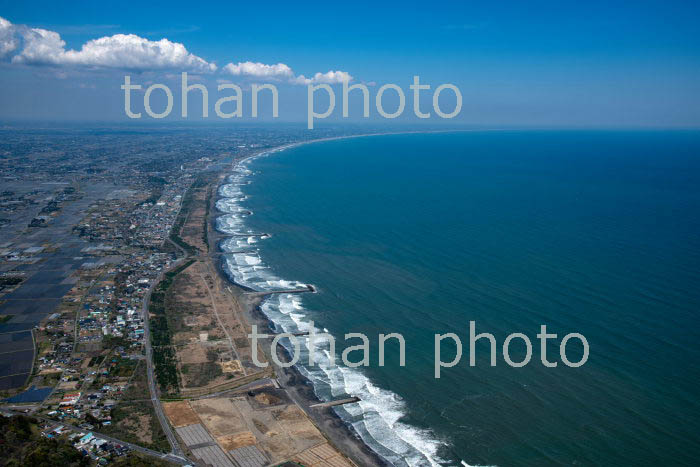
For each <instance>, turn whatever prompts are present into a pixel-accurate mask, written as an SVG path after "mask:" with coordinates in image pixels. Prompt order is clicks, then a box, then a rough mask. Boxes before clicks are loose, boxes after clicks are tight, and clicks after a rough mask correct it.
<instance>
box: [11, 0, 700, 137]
mask: <svg viewBox="0 0 700 467" xmlns="http://www.w3.org/2000/svg"><path fill="white" fill-rule="evenodd" d="M699 10H700V2H697V1H688V2H683V1H670V2H669V1H635V2H609V1H586V2H581V1H577V2H569V1H529V2H520V1H519V2H510V1H502V2H469V1H463V2H462V1H460V2H457V1H452V2H441V1H433V2H407V1H402V2H377V1H376V0H375V1H373V2H313V1H309V2H302V3H300V2H270V1H266V2H225V3H209V4H205V3H204V2H201V3H196V2H180V1H169V2H139V3H133V6H131V4H130V3H129V2H119V3H117V2H114V3H112V2H81V1H73V2H43V1H36V0H35V1H32V2H18V1H16V0H15V1H6V0H2V1H0V18H2V19H1V20H0V104H1V105H0V119H1V120H3V121H14V120H19V121H23V120H49V121H63V120H79V121H129V120H130V119H129V118H128V117H127V115H126V113H125V111H124V91H123V90H122V89H120V86H121V84H123V82H124V76H125V75H127V74H128V75H130V76H131V80H132V82H133V83H137V84H141V85H143V88H142V90H140V91H138V92H134V95H133V96H132V103H133V106H134V111H140V112H142V119H141V120H142V121H146V120H149V119H150V117H148V115H146V114H144V113H143V110H144V109H143V102H142V99H143V95H144V92H143V90H144V89H145V88H146V87H148V86H150V85H152V84H155V83H161V84H165V85H166V86H168V87H169V88H170V89H172V90H173V94H174V107H173V109H174V110H173V111H172V113H171V114H170V115H169V116H168V117H167V118H166V121H170V120H177V119H181V116H180V108H181V102H180V76H181V75H180V73H181V72H183V71H185V72H187V73H188V75H189V78H190V83H201V84H204V85H205V86H206V87H207V89H208V91H209V94H210V102H209V117H208V119H209V120H217V119H218V117H217V116H216V115H215V112H214V102H215V101H216V100H217V99H218V98H219V97H222V96H225V95H229V94H227V93H226V92H219V91H218V89H217V86H218V85H220V84H225V83H233V84H237V85H239V86H240V87H241V88H242V90H243V98H242V104H243V107H242V108H243V117H242V118H240V119H238V118H234V119H231V120H229V121H231V122H232V124H235V122H236V121H240V120H249V119H251V118H252V117H251V116H250V114H251V102H250V87H251V85H252V84H254V83H261V84H262V83H272V84H275V86H276V87H277V88H278V89H279V116H278V117H277V119H276V120H279V121H300V122H302V121H306V120H307V110H308V104H307V99H308V97H307V96H308V94H307V93H308V90H307V86H308V85H309V84H311V85H318V84H329V85H330V86H331V87H332V89H334V92H335V94H336V109H335V111H334V112H333V113H332V114H331V116H330V118H329V119H328V120H327V121H331V120H333V121H343V120H347V121H353V122H355V121H362V120H364V118H363V117H362V99H361V96H360V94H359V93H357V95H356V96H355V97H354V98H353V97H351V98H350V102H349V104H350V105H349V117H348V118H345V119H344V118H343V117H342V112H341V107H340V106H341V104H342V98H341V93H342V91H341V85H340V84H339V83H341V82H342V80H343V79H348V80H350V81H349V83H350V84H365V85H366V86H367V87H368V89H369V93H370V117H369V118H368V120H370V121H372V122H382V123H386V124H390V123H394V122H414V123H421V124H422V123H426V124H427V123H431V124H439V123H450V124H460V125H477V126H525V127H532V126H535V127H659V128H668V127H681V128H685V127H698V126H700V33H698V31H700V15H699V14H698V13H700V11H699ZM415 75H418V76H420V79H421V82H422V83H424V84H429V85H430V86H431V89H430V90H429V91H425V92H423V93H421V98H420V107H421V109H422V110H423V111H424V112H425V111H430V110H432V100H433V91H434V90H435V88H437V87H438V86H439V85H441V84H446V83H450V84H453V85H454V86H456V87H457V88H458V89H459V91H460V93H461V95H462V108H461V111H460V113H459V114H458V115H457V116H456V117H455V118H453V119H450V120H449V121H448V120H447V119H441V118H440V117H439V116H437V115H436V114H435V112H432V113H431V117H430V119H426V120H420V119H418V118H416V117H415V115H414V111H413V91H412V90H410V89H409V85H410V84H411V83H412V82H413V77H414V76H415ZM385 84H396V85H397V86H399V87H400V88H401V89H402V91H403V92H404V93H405V96H406V103H405V109H404V112H403V114H402V115H401V116H400V117H399V118H396V119H392V120H387V119H383V118H381V117H380V115H379V113H378V111H377V109H376V105H375V98H376V94H377V93H378V90H379V88H380V87H381V86H382V85H385ZM151 96H152V98H151V101H152V102H151V104H152V107H153V108H154V109H156V108H157V109H158V110H159V111H160V110H161V109H163V108H164V107H165V105H166V101H165V98H164V94H163V93H161V92H160V91H157V90H156V91H154V92H153V94H152V95H151ZM314 96H316V97H315V105H316V106H317V108H318V109H319V110H317V111H318V112H322V111H323V110H324V109H325V108H326V106H327V105H328V100H327V97H325V91H323V90H321V91H317V92H316V93H315V94H314ZM351 96H352V94H351ZM439 102H440V105H441V107H444V110H443V111H444V112H449V111H450V110H452V109H454V108H455V105H456V98H455V97H454V94H453V93H451V92H449V91H444V92H443V93H442V94H441V95H440V101H439ZM383 105H384V107H385V108H386V109H385V110H386V111H387V112H391V111H393V110H395V109H397V106H398V99H397V98H396V93H395V92H394V91H393V90H387V91H386V92H385V94H384V96H383ZM259 108H260V113H259V116H258V120H260V121H269V120H272V116H271V100H270V99H269V98H267V97H262V98H261V102H260V104H259ZM189 109H190V110H191V112H190V113H189V116H188V118H189V119H191V120H197V119H201V100H198V97H196V96H191V97H190V99H189Z"/></svg>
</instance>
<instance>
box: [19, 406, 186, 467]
mask: <svg viewBox="0 0 700 467" xmlns="http://www.w3.org/2000/svg"><path fill="white" fill-rule="evenodd" d="M32 416H33V417H34V418H37V419H39V420H41V421H43V422H46V423H50V424H51V425H54V426H63V427H65V428H69V429H71V430H73V431H76V432H80V433H86V432H90V433H92V434H93V436H95V438H100V439H104V440H105V441H109V442H110V443H115V444H121V445H122V446H128V447H129V449H131V450H133V451H138V452H140V453H142V454H145V455H147V456H150V457H156V458H158V459H163V460H166V461H169V462H173V463H175V464H180V465H190V464H192V462H191V461H190V460H188V459H187V458H185V457H183V456H177V455H175V454H173V453H162V452H158V451H153V450H152V449H147V448H144V447H143V446H139V445H138V444H133V443H128V442H126V441H122V440H120V439H116V438H112V437H111V436H107V435H103V434H102V433H98V432H96V431H92V430H85V429H83V428H80V427H77V426H74V425H68V424H65V423H61V422H57V421H56V420H51V419H49V418H43V417H38V416H36V415H32Z"/></svg>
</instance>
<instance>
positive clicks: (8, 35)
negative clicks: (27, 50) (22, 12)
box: [0, 17, 19, 58]
mask: <svg viewBox="0 0 700 467" xmlns="http://www.w3.org/2000/svg"><path fill="white" fill-rule="evenodd" d="M18 42H19V41H18V40H17V38H16V37H15V31H14V26H13V25H12V23H10V22H9V21H7V20H6V19H5V18H2V17H0V58H5V57H6V56H8V55H10V54H11V53H12V52H14V51H15V49H17V45H18Z"/></svg>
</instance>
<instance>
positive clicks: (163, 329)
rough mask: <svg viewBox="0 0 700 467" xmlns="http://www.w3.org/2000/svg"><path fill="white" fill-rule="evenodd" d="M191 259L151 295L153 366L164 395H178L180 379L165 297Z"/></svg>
mask: <svg viewBox="0 0 700 467" xmlns="http://www.w3.org/2000/svg"><path fill="white" fill-rule="evenodd" d="M194 261H195V260H194V259H190V260H189V261H187V262H186V263H184V264H182V265H181V266H178V267H177V268H175V269H173V270H172V271H170V272H167V273H166V274H165V275H164V276H163V280H161V281H160V282H159V283H158V285H156V287H155V289H154V290H153V293H152V294H151V302H150V304H149V306H148V311H149V313H150V315H151V318H150V328H151V344H152V345H153V364H154V366H155V371H156V378H157V379H158V384H159V385H160V388H161V390H162V391H163V392H164V393H173V394H177V392H178V388H179V382H180V378H179V375H178V372H177V359H176V356H175V351H174V350H173V348H172V347H171V345H172V333H171V330H170V327H169V326H168V318H167V316H166V314H165V296H166V294H167V292H168V289H169V288H170V287H171V286H172V285H173V281H174V279H175V276H177V275H178V274H180V273H181V272H182V271H184V270H185V269H187V268H188V267H190V266H191V265H192V263H194Z"/></svg>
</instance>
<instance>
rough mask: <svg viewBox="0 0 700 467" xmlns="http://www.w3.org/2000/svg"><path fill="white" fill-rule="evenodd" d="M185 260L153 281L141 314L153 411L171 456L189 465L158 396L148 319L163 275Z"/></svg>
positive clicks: (176, 265)
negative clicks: (153, 295) (166, 439)
mask: <svg viewBox="0 0 700 467" xmlns="http://www.w3.org/2000/svg"><path fill="white" fill-rule="evenodd" d="M185 259H186V258H180V259H178V260H177V261H175V262H174V263H173V264H172V265H171V266H170V268H168V269H167V270H166V269H164V270H163V271H161V272H160V274H159V275H158V277H157V278H156V280H155V281H153V283H152V284H151V286H150V287H149V289H148V291H147V292H146V296H145V297H144V299H143V305H142V309H141V313H142V316H143V339H144V347H145V349H146V373H147V375H148V390H149V391H150V393H151V402H152V403H153V409H154V410H155V412H156V416H157V417H158V421H159V422H160V426H161V427H162V428H163V433H165V436H166V437H167V438H168V443H170V449H171V453H170V455H171V456H174V457H175V458H178V459H181V460H182V461H183V462H184V463H187V464H189V463H192V462H190V461H189V460H188V459H187V458H186V457H185V455H184V453H183V452H182V449H181V448H180V443H178V441H177V438H176V437H175V433H173V430H172V428H170V424H169V423H168V419H167V418H166V417H165V413H164V412H163V404H161V402H160V395H159V394H158V388H157V387H156V382H155V377H154V375H153V349H152V348H151V327H150V322H149V319H148V305H149V304H150V303H151V292H153V288H154V287H156V286H157V285H158V284H159V283H160V281H161V280H162V279H163V275H164V274H165V273H166V272H168V271H170V270H172V269H174V268H176V267H178V266H179V265H180V264H181V263H182V262H183V261H184V260H185Z"/></svg>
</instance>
